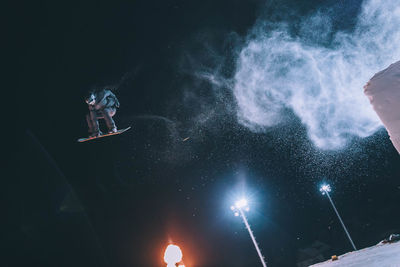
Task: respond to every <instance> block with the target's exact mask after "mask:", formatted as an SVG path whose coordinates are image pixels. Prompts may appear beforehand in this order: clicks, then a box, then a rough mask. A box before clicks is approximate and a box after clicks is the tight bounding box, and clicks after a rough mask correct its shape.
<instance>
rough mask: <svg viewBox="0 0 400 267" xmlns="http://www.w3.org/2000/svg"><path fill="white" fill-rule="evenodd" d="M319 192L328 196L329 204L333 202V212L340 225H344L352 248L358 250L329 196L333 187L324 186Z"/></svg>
mask: <svg viewBox="0 0 400 267" xmlns="http://www.w3.org/2000/svg"><path fill="white" fill-rule="evenodd" d="M319 191H321V193H322V195H326V196H327V197H328V199H329V202H331V204H332V207H333V210H334V211H335V213H336V215H337V217H338V218H339V221H340V223H341V224H342V226H343V229H344V231H345V232H346V235H347V237H348V238H349V241H350V243H351V245H352V247H353V248H354V250H357V248H356V246H355V245H354V242H353V240H352V239H351V236H350V234H349V231H347V228H346V226H345V225H344V222H343V220H342V218H341V217H340V215H339V212H338V211H337V209H336V207H335V204H334V203H333V201H332V198H331V196H330V195H329V192H331V186H330V185H328V184H323V185H322V186H321V188H320V189H319Z"/></svg>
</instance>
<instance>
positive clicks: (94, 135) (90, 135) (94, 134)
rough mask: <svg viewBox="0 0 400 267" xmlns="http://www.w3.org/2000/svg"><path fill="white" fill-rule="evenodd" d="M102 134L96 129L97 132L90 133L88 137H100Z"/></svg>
mask: <svg viewBox="0 0 400 267" xmlns="http://www.w3.org/2000/svg"><path fill="white" fill-rule="evenodd" d="M102 135H103V133H102V132H101V131H98V132H97V133H90V134H89V137H90V138H96V137H100V136H102Z"/></svg>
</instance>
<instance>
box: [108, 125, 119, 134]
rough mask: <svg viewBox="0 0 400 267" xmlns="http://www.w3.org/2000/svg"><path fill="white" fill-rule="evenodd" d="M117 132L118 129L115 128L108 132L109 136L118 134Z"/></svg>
mask: <svg viewBox="0 0 400 267" xmlns="http://www.w3.org/2000/svg"><path fill="white" fill-rule="evenodd" d="M116 132H117V127H113V128H111V129H110V130H109V131H108V133H109V134H112V133H116Z"/></svg>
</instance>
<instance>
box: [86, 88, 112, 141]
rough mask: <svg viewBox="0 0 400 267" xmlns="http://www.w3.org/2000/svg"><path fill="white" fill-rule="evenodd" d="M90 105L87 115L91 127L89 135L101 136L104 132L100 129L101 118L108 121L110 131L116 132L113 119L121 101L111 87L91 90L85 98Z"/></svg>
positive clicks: (110, 132) (91, 136)
mask: <svg viewBox="0 0 400 267" xmlns="http://www.w3.org/2000/svg"><path fill="white" fill-rule="evenodd" d="M85 101H86V103H87V104H88V106H89V113H88V114H87V115H86V121H87V124H88V128H89V137H90V138H94V137H99V136H101V135H102V134H103V133H102V132H101V131H100V129H99V121H98V120H99V119H104V121H105V122H106V125H107V128H108V133H109V134H112V133H116V132H117V126H116V125H115V122H114V120H113V118H112V117H113V116H114V115H115V113H116V111H117V108H119V101H118V99H117V97H116V96H115V95H114V94H113V93H112V92H111V90H110V89H98V90H92V91H89V93H88V95H87V97H86V98H85Z"/></svg>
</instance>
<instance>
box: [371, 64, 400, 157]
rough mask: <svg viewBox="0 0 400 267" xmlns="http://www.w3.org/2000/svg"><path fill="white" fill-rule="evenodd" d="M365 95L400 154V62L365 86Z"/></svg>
mask: <svg viewBox="0 0 400 267" xmlns="http://www.w3.org/2000/svg"><path fill="white" fill-rule="evenodd" d="M364 93H365V95H367V96H368V98H369V100H370V102H371V104H372V106H373V108H374V110H375V111H376V113H377V114H378V116H379V118H380V119H381V121H382V122H383V124H384V125H385V127H386V130H387V131H388V133H389V136H390V140H392V143H393V145H394V147H395V148H396V149H397V151H398V152H399V153H400V61H397V62H396V63H394V64H392V65H390V66H389V67H388V68H386V69H384V70H382V71H380V72H378V73H377V74H375V75H374V77H372V78H371V80H370V81H369V82H368V83H367V84H366V85H365V86H364Z"/></svg>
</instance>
